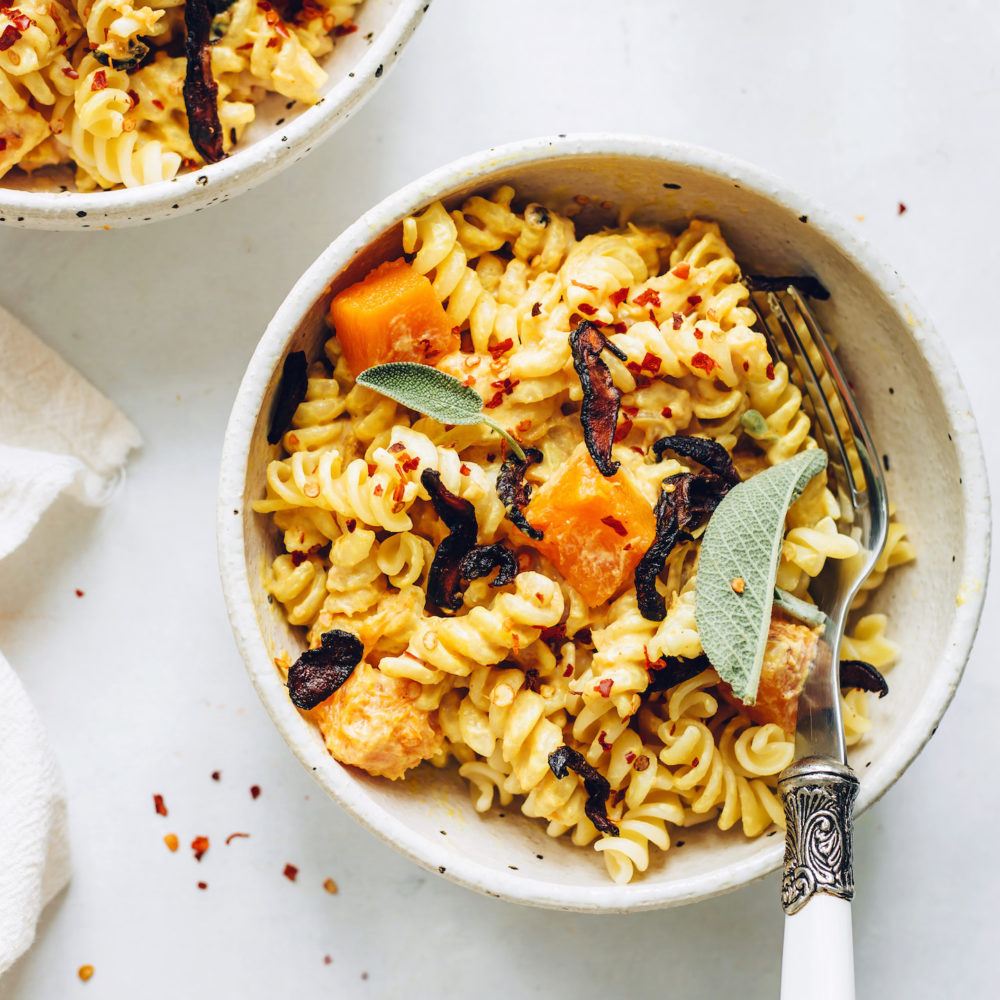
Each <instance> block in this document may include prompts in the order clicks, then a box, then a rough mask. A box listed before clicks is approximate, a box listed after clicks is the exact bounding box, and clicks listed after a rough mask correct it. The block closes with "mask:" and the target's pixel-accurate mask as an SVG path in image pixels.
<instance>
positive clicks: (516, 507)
mask: <svg viewBox="0 0 1000 1000" xmlns="http://www.w3.org/2000/svg"><path fill="white" fill-rule="evenodd" d="M524 459H525V460H524V461H523V462H522V461H521V460H520V459H519V458H518V457H517V456H516V455H508V456H507V458H506V459H504V462H503V465H501V466H500V474H499V475H498V476H497V496H498V497H500V500H501V502H502V503H503V505H504V507H506V508H507V519H508V520H509V521H510V522H511V523H512V524H513V525H514V526H515V527H516V528H518V529H519V530H521V531H522V532H524V534H526V535H527V536H528V537H529V538H532V539H534V540H535V541H536V542H538V541H541V539H542V538H543V537H544V535H543V534H542V532H541V531H539V530H538V528H535V527H533V526H532V525H531V524H529V522H528V519H527V518H526V517H525V516H524V508H525V507H527V506H528V503H529V501H530V500H531V483H526V482H525V481H524V474H525V473H526V472H527V471H528V467H529V466H532V465H536V464H537V463H538V462H540V461H541V460H542V453H541V452H540V451H539V450H538V449H537V448H525V449H524Z"/></svg>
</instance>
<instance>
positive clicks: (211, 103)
mask: <svg viewBox="0 0 1000 1000" xmlns="http://www.w3.org/2000/svg"><path fill="white" fill-rule="evenodd" d="M215 14H216V10H215V6H214V5H213V3H212V0H187V2H186V3H185V4H184V27H185V29H186V30H187V37H186V38H185V40H184V54H185V56H187V70H186V71H185V74H184V108H185V110H186V111H187V118H188V132H190V134H191V142H192V143H194V148H195V149H196V150H198V153H199V154H200V155H201V158H202V159H203V160H204V161H205V162H206V163H217V162H218V161H219V160H221V159H224V158H225V156H226V153H225V151H224V150H223V148H222V124H221V122H220V121H219V101H218V95H219V87H218V84H217V83H216V82H215V77H214V76H212V50H211V47H210V45H209V41H210V39H211V35H212V19H213V17H214V16H215Z"/></svg>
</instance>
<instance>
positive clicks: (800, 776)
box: [778, 757, 858, 1000]
mask: <svg viewBox="0 0 1000 1000" xmlns="http://www.w3.org/2000/svg"><path fill="white" fill-rule="evenodd" d="M778 791H779V794H780V795H781V799H782V802H783V803H784V807H785V825H786V833H785V863H784V871H783V873H782V879H781V903H782V906H783V907H784V909H785V914H786V916H785V942H784V948H783V950H782V960H781V1000H853V998H854V944H853V940H852V936H851V899H853V897H854V870H853V865H852V840H853V826H854V800H855V798H857V794H858V779H857V777H855V774H854V772H853V771H852V770H851V769H850V768H849V767H847V766H846V765H845V764H841V763H840V762H839V761H835V760H832V759H829V758H821V757H807V758H805V759H803V760H800V761H799V762H798V763H796V764H793V765H792V766H791V767H790V768H788V769H787V770H786V771H784V772H783V773H782V775H781V780H780V781H779V782H778Z"/></svg>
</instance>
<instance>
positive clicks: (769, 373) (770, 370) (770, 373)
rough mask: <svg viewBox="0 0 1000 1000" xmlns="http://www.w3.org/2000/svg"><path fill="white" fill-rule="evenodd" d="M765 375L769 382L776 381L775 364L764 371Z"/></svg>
mask: <svg viewBox="0 0 1000 1000" xmlns="http://www.w3.org/2000/svg"><path fill="white" fill-rule="evenodd" d="M764 374H765V375H766V376H767V377H768V380H769V381H771V382H773V381H774V365H773V364H769V365H768V366H767V369H766V370H765V371H764Z"/></svg>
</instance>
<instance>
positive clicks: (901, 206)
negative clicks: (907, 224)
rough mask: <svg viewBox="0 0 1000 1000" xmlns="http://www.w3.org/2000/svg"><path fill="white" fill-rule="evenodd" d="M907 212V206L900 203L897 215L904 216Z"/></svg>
mask: <svg viewBox="0 0 1000 1000" xmlns="http://www.w3.org/2000/svg"><path fill="white" fill-rule="evenodd" d="M905 211H906V205H904V204H903V202H900V203H899V208H898V209H897V214H898V215H902V214H903V213H904V212H905Z"/></svg>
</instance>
